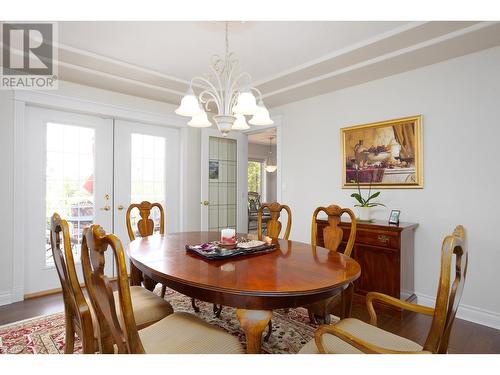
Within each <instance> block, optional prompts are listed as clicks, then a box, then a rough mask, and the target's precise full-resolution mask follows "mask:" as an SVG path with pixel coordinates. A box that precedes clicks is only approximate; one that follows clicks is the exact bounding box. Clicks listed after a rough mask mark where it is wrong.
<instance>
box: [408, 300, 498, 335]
mask: <svg viewBox="0 0 500 375" xmlns="http://www.w3.org/2000/svg"><path fill="white" fill-rule="evenodd" d="M417 301H418V303H419V304H421V305H424V306H429V307H434V306H435V304H436V298H434V297H431V296H426V295H425V294H419V293H417ZM457 318H460V319H463V320H468V321H469V322H474V323H478V324H482V325H484V326H488V327H491V328H495V329H500V314H499V313H497V312H494V311H489V310H485V309H480V308H478V307H474V306H469V305H464V304H462V303H461V304H460V306H459V307H458V311H457Z"/></svg>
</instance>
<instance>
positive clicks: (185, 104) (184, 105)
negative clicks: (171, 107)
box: [175, 89, 202, 117]
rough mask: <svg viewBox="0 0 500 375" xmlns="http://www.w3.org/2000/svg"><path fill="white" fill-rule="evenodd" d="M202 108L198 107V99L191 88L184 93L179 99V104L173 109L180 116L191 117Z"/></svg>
mask: <svg viewBox="0 0 500 375" xmlns="http://www.w3.org/2000/svg"><path fill="white" fill-rule="evenodd" d="M201 111H202V109H201V108H200V103H198V99H197V98H196V96H195V95H194V92H193V90H192V89H189V91H188V92H187V93H186V95H184V97H183V98H182V100H181V105H180V106H179V107H178V108H177V109H176V110H175V113H177V114H178V115H180V116H186V117H192V116H195V115H197V114H198V113H200V112H201Z"/></svg>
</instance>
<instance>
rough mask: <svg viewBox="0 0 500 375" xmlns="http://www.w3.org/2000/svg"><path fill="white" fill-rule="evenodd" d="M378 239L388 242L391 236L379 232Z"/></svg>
mask: <svg viewBox="0 0 500 375" xmlns="http://www.w3.org/2000/svg"><path fill="white" fill-rule="evenodd" d="M377 239H378V240H379V241H380V242H383V243H387V242H389V240H390V237H389V236H386V235H385V234H379V235H378V237H377Z"/></svg>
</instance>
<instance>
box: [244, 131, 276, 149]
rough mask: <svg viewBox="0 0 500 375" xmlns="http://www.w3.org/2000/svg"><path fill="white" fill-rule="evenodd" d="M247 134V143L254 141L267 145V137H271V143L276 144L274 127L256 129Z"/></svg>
mask: <svg viewBox="0 0 500 375" xmlns="http://www.w3.org/2000/svg"><path fill="white" fill-rule="evenodd" d="M247 134H248V143H256V144H259V145H266V146H269V138H270V137H273V140H272V142H271V143H272V144H273V145H275V144H276V128H267V129H264V130H257V131H255V132H252V133H247Z"/></svg>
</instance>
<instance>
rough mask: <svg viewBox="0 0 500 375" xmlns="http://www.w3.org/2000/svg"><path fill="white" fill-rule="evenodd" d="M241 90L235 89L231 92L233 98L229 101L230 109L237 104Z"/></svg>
mask: <svg viewBox="0 0 500 375" xmlns="http://www.w3.org/2000/svg"><path fill="white" fill-rule="evenodd" d="M239 93H240V92H239V91H233V93H232V94H231V100H230V101H229V111H231V109H232V108H233V107H234V106H235V105H236V101H237V100H238V95H239Z"/></svg>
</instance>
